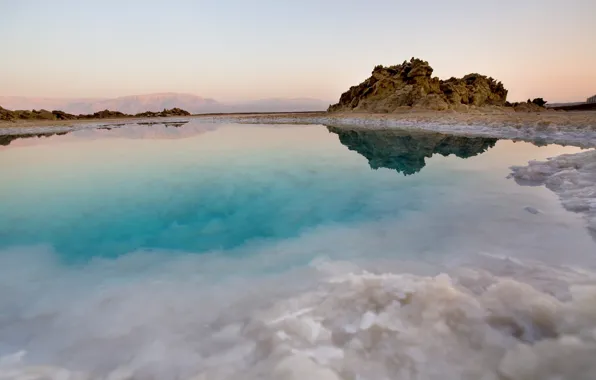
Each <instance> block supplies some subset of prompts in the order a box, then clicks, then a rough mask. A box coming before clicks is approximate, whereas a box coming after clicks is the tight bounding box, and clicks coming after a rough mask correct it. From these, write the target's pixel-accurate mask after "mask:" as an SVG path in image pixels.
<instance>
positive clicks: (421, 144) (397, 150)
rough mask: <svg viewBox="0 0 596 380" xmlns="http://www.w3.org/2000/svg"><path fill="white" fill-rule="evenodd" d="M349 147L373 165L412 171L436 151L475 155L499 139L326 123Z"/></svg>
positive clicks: (402, 171)
mask: <svg viewBox="0 0 596 380" xmlns="http://www.w3.org/2000/svg"><path fill="white" fill-rule="evenodd" d="M327 129H328V130H329V132H332V133H335V134H337V135H338V136H339V141H340V142H341V143H342V144H343V145H345V146H346V147H347V148H348V149H349V150H352V151H355V152H358V153H359V154H360V155H362V156H364V157H365V158H366V159H367V160H368V164H369V166H370V167H371V168H372V169H375V170H376V169H379V168H387V169H392V170H395V171H397V172H398V173H403V174H404V175H410V174H415V173H418V172H419V171H420V170H422V168H424V166H426V159H427V158H430V157H432V156H433V155H434V154H440V155H442V156H449V155H450V154H454V155H455V156H457V157H460V158H468V157H473V156H476V155H478V154H481V153H483V152H485V151H487V150H488V149H489V148H492V147H493V146H495V144H496V142H497V140H498V139H495V138H482V137H464V136H453V135H445V134H442V133H434V132H412V131H400V130H372V129H346V128H344V127H342V128H339V127H332V126H329V127H327Z"/></svg>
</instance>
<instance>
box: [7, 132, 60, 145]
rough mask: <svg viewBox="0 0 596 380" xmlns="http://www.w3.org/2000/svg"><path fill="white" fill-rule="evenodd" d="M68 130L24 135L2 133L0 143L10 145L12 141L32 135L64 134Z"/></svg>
mask: <svg viewBox="0 0 596 380" xmlns="http://www.w3.org/2000/svg"><path fill="white" fill-rule="evenodd" d="M67 133H68V132H55V133H53V132H48V133H35V134H22V135H0V145H5V146H7V145H10V143H11V142H13V141H14V140H18V139H27V138H30V137H50V136H54V135H58V136H62V135H65V134H67Z"/></svg>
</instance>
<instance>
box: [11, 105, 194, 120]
mask: <svg viewBox="0 0 596 380" xmlns="http://www.w3.org/2000/svg"><path fill="white" fill-rule="evenodd" d="M170 116H190V113H189V112H187V111H185V110H183V109H180V108H172V109H164V110H163V111H161V112H143V113H138V114H136V115H128V114H125V113H122V112H118V111H110V110H104V111H99V112H95V113H92V114H88V115H72V114H69V113H66V112H64V111H46V110H39V111H36V110H32V111H23V110H16V111H10V110H7V109H5V108H2V107H0V120H4V121H16V120H77V119H83V120H85V119H120V118H127V117H170Z"/></svg>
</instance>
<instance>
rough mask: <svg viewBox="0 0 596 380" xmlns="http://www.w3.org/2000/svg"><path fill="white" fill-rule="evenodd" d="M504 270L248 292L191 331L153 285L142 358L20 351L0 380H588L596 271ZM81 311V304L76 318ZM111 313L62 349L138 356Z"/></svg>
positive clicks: (595, 330) (355, 279)
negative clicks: (70, 357) (42, 361)
mask: <svg viewBox="0 0 596 380" xmlns="http://www.w3.org/2000/svg"><path fill="white" fill-rule="evenodd" d="M505 261H506V267H507V268H508V269H507V270H508V271H509V273H510V274H511V276H512V277H509V278H507V277H499V276H495V275H493V274H491V273H489V272H487V271H485V270H482V269H479V268H476V269H459V270H457V271H456V272H455V273H452V274H451V275H447V274H441V275H437V276H429V277H425V276H415V275H411V274H390V273H387V274H372V273H369V272H365V271H359V270H351V272H345V273H344V274H335V275H333V276H332V277H330V278H328V279H327V280H324V281H322V282H320V283H319V285H316V286H315V287H314V288H312V289H311V290H307V291H299V292H297V293H295V294H294V295H293V296H291V297H281V298H279V297H278V298H277V301H275V302H274V303H272V304H270V305H268V306H264V307H261V306H253V307H251V303H250V302H249V303H246V298H247V297H250V296H252V297H253V298H252V300H251V301H254V305H259V304H260V301H261V298H259V296H258V294H259V293H260V292H261V291H263V292H265V293H266V292H267V291H266V290H265V288H264V287H263V288H259V289H254V290H253V293H252V295H250V291H248V290H245V293H246V294H243V295H242V297H238V298H236V301H235V302H232V303H230V304H227V305H220V308H219V310H209V309H207V307H209V306H210V305H209V304H205V305H204V306H205V309H204V313H203V314H208V315H210V316H211V319H210V320H204V321H200V323H196V324H193V323H194V322H196V321H194V318H200V315H201V314H200V313H198V314H197V311H198V310H200V309H201V307H200V305H199V306H198V308H197V306H195V305H192V304H191V305H188V306H187V309H186V311H187V312H188V314H184V313H180V312H181V311H182V310H176V307H174V306H175V304H172V303H168V302H171V301H165V300H164V299H163V298H164V297H169V298H171V299H176V298H177V297H176V295H174V294H166V293H167V292H165V289H167V288H162V289H161V291H155V289H153V290H152V291H150V292H151V293H153V296H152V297H153V301H154V302H156V303H160V304H161V306H162V307H164V308H165V309H164V310H161V309H160V310H159V311H158V310H157V309H156V310H152V309H150V308H149V309H147V307H146V306H145V308H146V310H145V311H144V313H143V314H142V315H141V314H139V315H138V319H141V320H144V321H145V323H147V320H148V319H151V316H153V317H156V319H155V320H151V321H150V322H151V323H154V322H155V323H156V324H155V325H147V326H145V328H151V329H152V330H158V331H156V332H151V331H149V330H148V331H145V332H144V334H147V335H149V336H154V337H158V336H159V335H158V333H159V331H160V330H161V332H164V331H168V340H167V341H163V340H154V341H148V342H145V347H144V348H143V349H141V350H138V351H135V350H131V351H130V352H128V355H122V356H118V357H117V359H118V361H119V362H118V366H116V367H113V366H112V367H111V366H109V365H106V366H104V367H102V366H96V367H95V368H81V367H84V366H83V364H82V363H83V362H85V360H80V361H79V362H78V363H71V366H69V367H68V368H65V367H59V366H55V365H52V366H50V365H32V364H30V363H27V354H26V353H25V352H17V353H15V354H13V355H10V356H6V357H4V358H3V359H2V360H1V361H0V379H23V380H24V379H27V380H34V379H39V380H41V379H60V380H75V379H76V380H79V379H80V380H83V379H109V380H125V379H193V380H199V379H200V380H219V379H234V380H235V379H238V380H240V379H242V380H247V379H276V380H285V379H288V380H289V379H292V380H297V379H313V380H314V379H320V380H339V379H349V380H356V379H371V380H372V379H375V380H378V379H399V380H402V379H404V380H405V379H408V380H410V379H420V380H422V379H425V380H478V379H482V380H544V379H569V380H593V379H596V361H595V360H594V358H596V282H595V278H594V275H593V274H590V273H583V272H580V271H574V270H571V269H566V270H563V269H560V268H552V267H546V266H540V265H535V266H526V265H525V264H523V263H521V262H517V261H516V260H511V261H508V260H507V259H506V260H505ZM329 265H332V264H329ZM348 267H349V266H348ZM344 268H345V266H344ZM338 271H342V270H341V266H340V269H338ZM528 273H532V275H531V276H528ZM517 277H523V278H529V279H531V280H532V281H530V282H533V283H532V284H530V283H524V282H521V281H519V280H518V279H517ZM269 286H270V285H269ZM151 287H152V286H151ZM144 291H145V292H146V291H147V290H146V288H145V287H138V288H137V287H133V288H130V289H124V290H123V291H121V292H119V293H118V297H120V298H121V299H126V300H127V303H129V304H133V305H136V307H140V306H141V305H140V304H138V299H137V300H135V297H137V296H138V294H137V295H136V296H135V295H134V294H133V293H134V292H144ZM187 296H188V295H186V297H184V298H186V300H187V301H188V302H191V303H199V302H201V299H194V300H193V299H192V298H191V299H189V298H188V297H187ZM103 297H105V298H100V299H94V298H93V297H92V298H90V299H88V302H93V303H95V302H101V303H102V304H103V306H102V308H110V307H111V306H110V305H109V303H116V304H118V303H119V300H118V299H117V298H116V299H115V298H114V295H113V294H112V295H110V294H109V292H104V293H103ZM182 298H183V297H180V300H181V299H182ZM241 299H242V301H240V300H241ZM135 301H137V302H135ZM146 301H149V300H146ZM179 306H180V305H178V307H179ZM211 306H212V305H211ZM224 306H225V307H224ZM89 307H90V305H85V303H84V302H83V304H81V305H79V306H78V307H77V308H76V310H75V311H74V312H75V314H81V313H85V312H88V311H89V310H88V308H89ZM120 307H122V305H120ZM168 307H173V310H170V309H168ZM55 312H56V313H64V312H66V311H61V310H56V311H55ZM71 312H72V311H71ZM128 312H131V313H134V310H129V311H128ZM145 314H147V315H145ZM89 317H90V318H93V317H92V316H89ZM111 317H112V318H111V319H110V320H109V321H107V323H108V325H107V326H111V329H110V328H107V329H106V331H103V335H102V336H99V335H97V336H95V337H94V334H97V333H98V331H88V332H86V334H87V335H88V336H78V337H69V336H63V337H62V338H61V339H62V340H65V339H72V341H71V346H70V347H68V348H64V347H63V348H62V349H63V350H64V351H65V352H68V350H69V349H70V350H73V349H75V348H76V349H77V350H79V351H81V350H82V351H88V352H94V353H95V354H96V355H99V354H100V353H102V352H103V354H104V355H106V356H110V355H111V354H112V353H114V352H122V351H121V350H122V349H123V348H124V347H126V346H127V345H128V346H130V347H134V339H135V334H136V333H141V332H142V331H125V329H123V326H118V323H122V321H120V320H119V319H118V315H112V316H111ZM45 318H53V316H52V315H46V316H45ZM23 323H26V322H23ZM56 328H58V329H59V328H60V326H56ZM138 328H139V329H141V330H142V329H143V327H142V326H141V327H138ZM152 334H157V335H152ZM162 338H163V336H162ZM109 347H112V348H111V351H110V349H109ZM114 350H115V351H114ZM71 354H73V353H71ZM53 355H54V356H56V357H59V356H60V352H58V351H56V352H53ZM83 359H84V358H83ZM87 359H89V358H87ZM101 359H102V357H101V356H100V357H98V358H95V360H97V361H98V362H100V361H101ZM25 363H27V364H25Z"/></svg>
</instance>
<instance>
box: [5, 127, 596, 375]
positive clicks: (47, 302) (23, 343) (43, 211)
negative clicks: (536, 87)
mask: <svg viewBox="0 0 596 380" xmlns="http://www.w3.org/2000/svg"><path fill="white" fill-rule="evenodd" d="M0 142H1V144H0V175H1V178H2V180H1V182H0V210H1V212H0V290H1V291H0V357H1V356H2V355H9V354H13V353H15V352H19V351H21V350H23V351H24V352H26V353H27V354H26V355H27V356H26V358H27V359H26V362H27V363H31V364H48V363H49V364H52V365H56V366H64V367H67V368H70V369H76V370H85V371H95V372H96V373H101V374H107V373H110V371H113V370H115V369H116V368H121V367H122V366H123V365H124V364H123V361H124V362H126V363H128V361H127V360H129V359H124V358H130V362H134V363H136V364H135V365H137V364H138V369H139V371H141V372H139V373H140V374H141V375H142V374H146V373H149V372H150V373H152V374H153V375H155V374H156V373H157V374H160V375H161V376H158V378H166V379H170V378H171V379H175V378H176V379H177V378H184V376H187V375H189V374H192V373H196V372H197V371H198V370H199V369H198V367H197V366H199V367H200V368H203V367H202V366H203V365H207V364H205V363H204V362H203V361H202V360H203V359H205V358H206V357H207V356H205V355H207V354H206V353H205V352H207V351H209V352H211V351H210V350H212V349H215V348H214V347H215V346H214V345H211V346H210V345H209V344H208V343H209V342H211V338H210V337H211V335H210V334H212V333H213V331H214V330H213V329H216V328H215V327H213V326H223V325H225V324H226V323H228V322H230V321H231V320H234V321H236V320H244V319H247V318H249V316H250V315H252V314H253V313H255V312H257V311H258V310H260V307H262V306H263V305H265V304H269V303H271V302H274V301H273V300H278V299H280V297H281V298H282V299H283V298H284V297H286V296H287V295H288V294H299V292H300V289H303V288H308V287H309V286H311V285H312V284H313V283H315V282H316V278H318V277H317V276H318V274H313V273H312V270H313V268H315V269H316V272H317V273H319V272H320V271H322V272H325V273H327V272H329V271H332V272H334V271H336V270H339V269H337V268H342V269H341V270H344V269H345V268H351V265H358V267H360V268H365V269H368V270H371V271H375V272H379V271H394V272H395V271H399V272H407V273H412V274H413V273H416V274H425V273H437V272H441V271H448V270H449V269H450V268H457V267H460V266H462V265H480V264H478V263H480V262H481V261H482V260H483V259H482V257H486V255H490V256H491V257H511V258H515V259H519V260H539V261H540V262H543V263H548V264H549V265H568V266H575V267H577V266H581V267H583V268H593V267H594V266H595V265H596V258H595V257H594V255H593V253H594V252H595V251H596V250H595V248H596V244H595V242H594V240H593V239H592V237H591V236H590V235H589V233H588V231H587V229H586V228H585V221H584V220H583V219H582V218H581V216H579V215H577V214H573V213H570V212H568V211H566V210H564V209H563V208H562V207H561V205H560V203H559V200H558V199H557V197H556V195H554V194H553V193H551V192H550V191H549V190H547V189H545V188H543V187H522V186H519V185H517V184H516V183H515V182H514V181H512V180H509V179H507V178H506V177H507V175H508V174H509V169H508V168H509V166H511V165H523V164H525V163H526V162H527V161H528V160H531V159H545V158H547V157H550V156H554V155H558V154H562V153H573V152H578V151H579V149H577V148H573V147H562V146H556V145H550V146H544V147H538V146H535V145H532V144H530V143H524V142H513V141H507V140H497V139H487V138H468V137H461V136H460V137H457V136H449V135H443V134H436V133H426V132H416V133H413V132H407V131H399V130H392V131H371V130H358V129H349V128H338V127H326V126H321V125H314V126H299V125H298V126H283V125H234V124H229V125H228V124H204V123H198V122H196V121H191V122H189V123H187V124H183V125H176V126H173V125H163V124H152V125H136V124H130V125H123V126H119V127H113V128H110V129H95V130H91V129H89V130H80V131H75V132H72V133H68V134H62V135H48V136H34V137H19V138H16V137H15V138H13V137H11V138H8V137H6V136H5V137H3V138H2V139H0ZM528 207H531V208H532V209H537V210H539V213H538V214H534V213H530V212H528V211H527V208H528ZM329 262H331V263H333V265H328V264H326V263H329ZM508 263H509V264H507V265H505V266H504V267H503V268H504V269H503V270H504V271H505V272H506V271H507V270H510V269H511V267H510V266H509V265H513V264H511V263H512V262H508ZM329 268H333V269H329ZM334 273H335V272H334ZM297 292H298V293H297ZM230 323H231V322H230ZM217 329H219V327H217ZM218 331H219V330H218ZM226 331H227V330H226ZM218 339H219V338H218ZM216 346H217V347H219V348H221V347H223V346H219V345H216ZM226 347H227V346H226ZM219 348H218V349H219ZM156 358H160V359H156ZM222 360H223V359H222ZM199 363H202V364H200V365H199ZM209 365H211V364H209ZM135 368H137V367H135ZM210 368H211V367H210ZM0 369H1V366H0ZM143 371H149V372H143ZM141 375H139V376H141ZM183 375H184V376H183ZM155 376H157V375H155ZM141 378H148V377H142V376H141Z"/></svg>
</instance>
